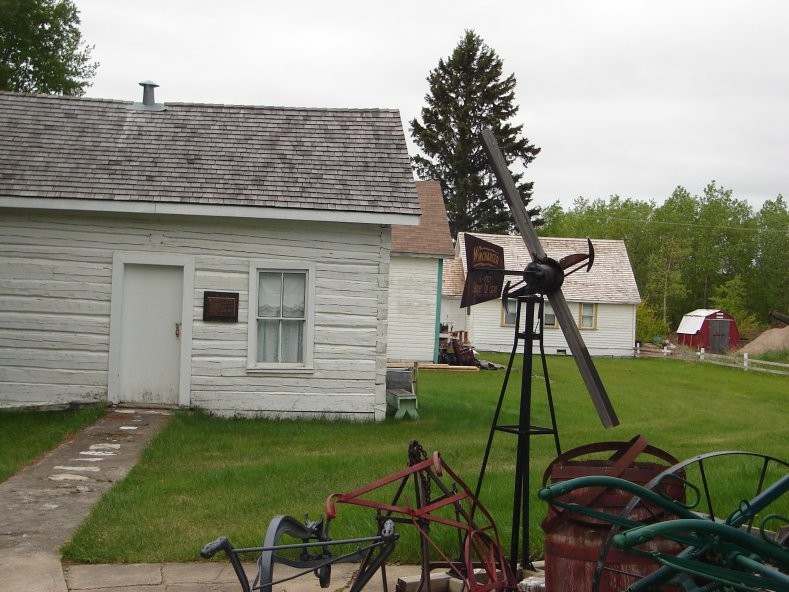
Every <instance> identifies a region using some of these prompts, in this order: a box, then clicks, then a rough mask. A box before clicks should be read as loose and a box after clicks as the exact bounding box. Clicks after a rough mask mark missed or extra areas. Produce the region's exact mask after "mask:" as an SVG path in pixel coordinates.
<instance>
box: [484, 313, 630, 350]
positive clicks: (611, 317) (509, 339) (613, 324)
mask: <svg viewBox="0 0 789 592" xmlns="http://www.w3.org/2000/svg"><path fill="white" fill-rule="evenodd" d="M568 305H569V306H570V309H571V310H572V311H573V312H575V311H576V310H577V308H578V303H577V302H568ZM635 310H636V307H635V305H632V304H598V305H597V327H596V328H595V329H582V330H581V336H582V337H583V340H584V343H586V347H587V349H588V350H589V353H590V354H591V355H593V356H632V355H633V346H634V345H635V326H636V325H635V323H636V318H635ZM523 314H525V310H524V311H523ZM502 322H503V316H502V306H501V301H500V300H491V301H488V302H483V303H482V304H477V305H475V306H473V307H471V323H470V326H471V330H470V336H469V339H470V341H471V343H472V345H473V346H474V348H475V349H477V350H478V351H496V352H509V351H511V350H512V344H513V340H514V337H515V329H514V327H512V326H505V325H503V324H502ZM543 345H544V347H545V353H546V354H556V353H561V352H560V351H559V350H566V353H567V354H569V353H570V350H569V347H568V345H567V341H566V340H565V339H564V335H563V333H562V331H561V329H560V328H558V327H546V328H545V333H544V335H543ZM519 347H520V346H519ZM538 350H539V348H538V346H537V344H535V351H538Z"/></svg>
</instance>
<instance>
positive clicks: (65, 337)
mask: <svg viewBox="0 0 789 592" xmlns="http://www.w3.org/2000/svg"><path fill="white" fill-rule="evenodd" d="M390 241H391V239H390V231H389V228H388V227H381V226H378V225H362V224H330V223H327V224H314V223H311V224H305V223H300V222H297V221H293V222H259V221H239V220H222V219H211V220H204V219H197V218H191V219H184V218H180V217H174V216H171V217H158V218H155V217H145V216H139V217H133V218H131V217H129V216H127V215H124V216H121V215H118V216H114V215H88V216H82V215H72V214H64V213H62V212H45V211H24V210H5V211H3V215H2V216H1V217H0V247H1V249H0V406H17V405H31V404H50V403H62V402H68V401H72V400H75V399H81V400H86V399H87V400H105V399H106V397H107V384H108V353H109V325H110V322H109V321H110V296H111V278H112V256H113V252H114V251H140V252H151V253H179V254H185V255H188V256H190V257H193V258H194V262H195V266H194V268H195V272H194V275H195V277H194V307H193V333H192V339H193V341H192V346H193V347H192V359H191V362H192V376H191V388H190V393H191V405H192V406H200V407H204V408H206V409H209V410H211V411H214V412H217V413H221V414H234V413H241V414H258V415H260V414H262V415H268V416H290V417H292V416H318V415H330V416H333V417H339V416H347V417H352V418H356V419H373V417H374V416H375V414H376V410H377V412H378V416H379V417H381V416H382V413H383V410H384V409H385V375H386V314H387V313H386V311H387V306H388V290H387V286H388V281H389V249H390ZM259 259H270V260H278V261H283V260H284V261H289V260H292V261H295V262H298V261H304V260H312V261H315V262H316V264H317V269H316V286H315V287H316V303H315V359H314V362H315V363H314V370H312V371H310V372H306V373H299V372H286V373H256V374H253V373H249V372H247V369H246V364H247V325H246V322H247V309H248V286H249V262H250V260H259ZM205 290H221V291H232V292H239V294H240V306H239V309H240V310H239V322H238V323H232V324H228V323H206V322H203V321H202V320H201V319H202V305H203V292H204V291H205Z"/></svg>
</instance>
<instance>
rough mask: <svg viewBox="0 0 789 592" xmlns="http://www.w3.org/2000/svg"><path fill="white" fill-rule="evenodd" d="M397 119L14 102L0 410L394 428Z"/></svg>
mask: <svg viewBox="0 0 789 592" xmlns="http://www.w3.org/2000/svg"><path fill="white" fill-rule="evenodd" d="M419 213H420V210H419V202H418V198H417V194H416V191H415V187H414V181H413V177H412V173H411V168H410V164H409V159H408V153H407V150H406V144H405V137H404V134H403V127H402V123H401V120H400V115H399V113H398V112H397V111H395V110H379V109H298V108H281V107H247V106H226V105H202V104H187V103H174V104H161V103H156V102H155V99H154V98H153V86H151V85H148V86H146V92H145V95H144V100H143V102H142V103H132V102H124V101H110V100H100V99H87V98H68V97H59V96H37V95H21V94H13V93H0V406H6V407H11V406H26V405H28V406H32V405H50V404H58V403H65V402H69V401H73V400H93V401H105V400H106V401H109V402H111V403H129V404H141V403H145V404H162V405H178V406H182V407H200V408H204V409H207V410H209V411H211V412H213V413H217V414H223V415H235V414H239V415H260V416H269V417H319V416H320V417H334V418H352V419H358V420H372V419H381V418H383V417H384V414H385V409H386V404H385V401H386V394H385V376H386V338H387V335H386V333H387V314H388V300H389V291H388V289H387V285H388V281H389V264H390V251H391V226H392V225H393V224H398V225H411V224H417V223H418V220H419Z"/></svg>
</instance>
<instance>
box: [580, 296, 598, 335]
mask: <svg viewBox="0 0 789 592" xmlns="http://www.w3.org/2000/svg"><path fill="white" fill-rule="evenodd" d="M580 312H581V322H580V324H579V327H580V328H581V329H594V328H595V327H597V305H596V304H591V303H588V302H582V303H581V306H580Z"/></svg>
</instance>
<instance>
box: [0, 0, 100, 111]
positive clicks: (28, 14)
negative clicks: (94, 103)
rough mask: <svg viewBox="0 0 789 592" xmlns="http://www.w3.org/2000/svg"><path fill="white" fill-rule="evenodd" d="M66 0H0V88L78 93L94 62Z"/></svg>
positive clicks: (74, 11)
mask: <svg viewBox="0 0 789 592" xmlns="http://www.w3.org/2000/svg"><path fill="white" fill-rule="evenodd" d="M79 24H80V20H79V11H78V10H77V8H76V6H74V3H73V2H71V0H0V90H5V91H13V92H32V93H42V94H63V95H74V96H81V95H83V94H84V93H85V89H86V88H87V87H88V86H90V83H91V80H92V79H93V76H94V75H95V73H96V68H97V67H98V64H97V63H96V62H92V61H91V52H92V50H93V47H92V46H87V45H85V44H84V43H83V41H82V34H81V33H80V30H79Z"/></svg>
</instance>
